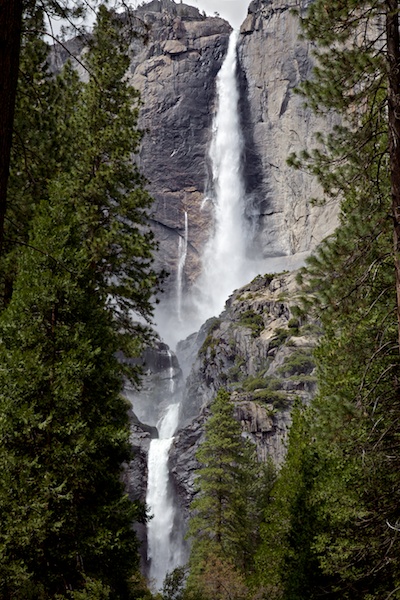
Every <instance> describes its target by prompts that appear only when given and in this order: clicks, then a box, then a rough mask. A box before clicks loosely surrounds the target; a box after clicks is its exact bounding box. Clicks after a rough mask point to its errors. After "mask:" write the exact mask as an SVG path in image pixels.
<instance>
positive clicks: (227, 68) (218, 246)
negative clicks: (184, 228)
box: [195, 31, 252, 320]
mask: <svg viewBox="0 0 400 600" xmlns="http://www.w3.org/2000/svg"><path fill="white" fill-rule="evenodd" d="M237 38H238V32H237V31H233V32H232V34H231V36H230V39H229V46H228V52H227V55H226V58H225V60H224V62H223V64H222V67H221V69H220V71H219V74H218V77H217V97H218V104H217V111H216V114H215V117H214V122H213V126H212V141H211V145H210V150H209V158H210V162H211V168H212V189H213V194H212V197H211V201H212V202H213V208H214V230H213V233H212V235H211V237H210V239H209V241H208V243H207V244H206V247H205V249H204V254H203V261H202V274H201V276H200V278H199V281H198V283H197V286H196V290H195V294H196V295H197V296H198V298H197V299H195V303H196V304H197V306H198V308H199V311H200V315H201V320H205V319H206V318H208V317H210V316H212V315H218V314H219V313H220V312H221V310H222V309H223V307H224V303H225V301H226V299H227V298H228V297H229V295H230V294H231V293H232V291H233V290H234V289H235V288H237V287H238V286H240V285H243V284H244V283H246V282H247V281H248V280H249V265H248V261H247V259H246V251H247V244H248V243H249V242H250V244H251V242H252V239H251V238H252V236H251V231H250V225H249V222H248V220H247V219H246V218H245V200H246V198H245V189H244V183H243V174H242V154H243V137H242V132H241V127H240V114H239V86H238V81H237V50H236V46H237ZM209 201H210V200H209Z"/></svg>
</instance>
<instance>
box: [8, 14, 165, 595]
mask: <svg viewBox="0 0 400 600" xmlns="http://www.w3.org/2000/svg"><path fill="white" fill-rule="evenodd" d="M120 26H121V24H120V21H119V20H118V19H115V17H114V16H113V15H112V14H111V13H109V12H108V11H107V10H106V9H104V8H102V9H101V10H100V12H99V16H98V21H97V24H96V28H95V31H94V35H93V45H92V47H91V48H90V51H89V53H88V59H87V60H88V63H89V64H90V66H91V74H92V79H91V80H90V81H89V82H88V83H87V84H84V85H79V83H78V82H77V80H76V78H75V77H74V76H73V74H72V72H71V71H70V70H68V67H67V72H66V73H65V74H64V75H63V77H64V79H63V80H61V81H64V83H65V82H67V81H71V82H73V83H74V86H75V87H74V91H76V95H75V103H74V104H71V103H70V101H71V97H70V96H69V95H68V96H67V97H66V96H62V97H63V99H64V100H65V104H64V105H61V107H60V109H59V111H60V114H62V111H63V110H64V108H65V109H66V113H68V110H67V107H68V106H69V107H71V111H70V114H71V117H70V118H69V119H68V127H69V128H70V131H69V138H68V141H69V142H70V146H69V147H66V148H65V147H64V149H63V150H61V149H58V148H57V153H56V156H57V157H59V158H60V160H61V159H62V160H61V164H62V168H60V169H58V168H56V169H55V171H54V173H53V176H52V177H51V178H49V179H48V180H47V179H46V180H45V181H43V180H42V182H41V183H40V184H39V183H38V186H37V191H38V193H40V194H41V198H40V200H39V199H36V207H34V210H33V213H34V216H33V220H32V224H31V227H30V228H29V239H28V241H27V242H26V243H24V244H23V245H22V247H21V250H20V252H18V253H17V256H16V261H17V268H16V275H15V282H14V286H13V290H12V295H11V298H10V300H9V302H8V304H7V307H6V309H5V310H4V311H3V313H2V314H1V316H0V381H1V383H0V415H1V417H0V464H1V467H0V468H1V471H2V478H1V482H0V598H2V599H4V600H6V599H7V600H11V598H13V599H20V600H27V599H29V598H32V599H47V598H59V599H61V598H70V599H71V600H72V599H75V600H78V599H79V600H83V598H91V599H92V598H93V599H95V598H96V599H97V600H100V599H106V598H110V599H111V598H112V599H115V600H117V599H121V600H122V598H123V599H124V600H128V599H129V598H135V597H137V595H138V594H140V596H144V595H145V592H143V590H142V591H140V592H139V591H137V592H136V591H135V589H136V586H137V585H139V587H142V586H141V583H140V582H139V584H136V581H137V580H138V577H137V569H138V553H137V540H136V537H135V534H134V531H133V522H134V521H135V520H144V518H145V514H144V510H143V508H142V507H140V506H138V505H135V504H132V503H131V502H130V501H129V500H128V498H127V496H126V494H124V491H123V487H122V483H121V465H122V464H123V463H124V461H127V460H129V458H130V448H129V424H128V417H127V405H126V402H125V400H124V399H123V398H122V396H121V389H122V383H123V374H124V372H125V371H124V368H123V366H122V365H121V364H120V363H119V362H118V360H117V358H116V357H117V353H118V352H119V351H121V349H122V350H125V351H127V350H132V351H137V350H139V349H140V348H141V347H142V345H143V343H145V341H146V340H147V337H148V336H147V333H146V330H145V328H144V326H143V325H141V326H137V325H135V324H134V323H133V322H132V321H131V314H130V311H132V310H133V311H135V312H136V313H137V314H140V315H141V316H142V317H144V318H145V319H147V320H149V319H150V318H151V311H152V309H151V304H150V297H151V294H152V293H153V290H154V282H155V279H156V277H155V274H154V273H153V271H152V267H151V261H152V258H151V253H152V250H153V249H154V244H153V242H152V237H151V235H150V234H149V232H148V228H147V227H146V215H147V210H148V207H149V205H150V198H149V196H148V194H147V193H146V192H145V191H144V189H143V180H142V178H141V176H140V174H139V173H138V170H137V168H136V167H135V166H134V165H133V164H132V153H133V152H135V150H136V148H137V144H138V142H139V140H140V133H138V132H137V130H136V122H137V107H138V98H137V95H136V94H135V93H134V92H132V91H131V90H130V89H129V88H128V85H127V83H126V82H123V81H122V80H123V77H124V75H125V71H126V64H127V58H126V55H125V52H124V42H123V40H121V33H123V32H121V28H120ZM61 89H62V87H61V88H58V91H59V92H60V93H61ZM55 122H56V124H58V125H59V126H60V127H61V125H60V121H59V120H58V115H57V114H56V115H55ZM57 136H59V137H57ZM61 137H62V136H61V135H60V131H57V132H56V136H55V138H54V140H56V141H57V144H58V142H61ZM44 146H46V145H44ZM43 155H45V152H44V150H43ZM53 159H54V157H52V159H51V160H53ZM37 172H38V173H39V172H40V164H38V165H37ZM44 172H45V173H46V174H47V170H45V171H44ZM13 193H14V194H15V200H16V201H19V200H20V202H21V205H22V204H23V203H24V201H25V199H24V198H23V197H19V196H18V186H16V187H15V190H14V191H13ZM24 235H26V234H24ZM130 336H133V337H132V338H131V337H130ZM131 340H132V341H131ZM131 375H132V377H133V379H134V380H136V381H137V373H136V372H135V371H134V372H133V373H131ZM142 592H143V593H142Z"/></svg>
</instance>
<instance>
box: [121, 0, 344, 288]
mask: <svg viewBox="0 0 400 600" xmlns="http://www.w3.org/2000/svg"><path fill="white" fill-rule="evenodd" d="M301 4H302V9H304V8H305V7H306V5H307V1H306V0H302V2H301ZM292 5H293V3H291V2H289V1H285V0H254V1H253V2H252V3H251V4H250V7H249V13H248V16H247V18H246V20H245V22H244V23H243V25H242V27H241V30H240V36H239V43H238V58H239V69H238V78H239V83H240V96H241V104H240V110H241V120H242V129H243V135H244V140H245V152H244V156H243V176H244V179H245V188H246V213H247V214H248V215H249V216H250V217H251V218H252V222H253V223H255V224H256V227H255V229H256V235H255V240H254V249H253V252H254V255H255V256H257V257H258V258H260V259H263V258H266V257H272V256H287V255H293V254H298V253H303V252H309V251H310V250H312V249H313V248H315V246H316V245H317V244H318V243H319V242H320V241H321V239H323V238H324V237H325V236H326V235H327V234H329V233H330V232H331V231H332V230H333V228H334V227H335V226H336V216H335V215H336V207H335V206H331V205H328V206H327V207H324V208H321V207H316V206H312V205H311V199H312V198H315V197H316V198H318V197H320V195H321V191H320V189H319V187H318V185H317V184H316V182H315V180H314V179H313V178H312V177H310V176H308V175H307V174H305V173H304V172H300V171H294V170H293V169H291V168H290V167H289V166H288V165H287V164H286V159H287V157H288V156H289V154H290V153H291V152H294V151H299V150H302V149H304V148H306V149H307V148H308V149H310V148H312V147H313V146H314V145H315V141H314V140H313V136H314V134H315V132H316V131H318V130H322V129H326V127H327V124H326V122H318V120H317V119H316V118H315V116H314V115H312V114H311V112H310V111H309V109H306V108H304V106H303V100H302V98H301V97H299V96H298V95H295V94H294V92H293V90H294V88H295V87H296V86H297V85H298V84H299V83H300V82H301V81H303V80H304V79H306V78H307V77H309V76H310V74H311V70H312V66H313V59H312V56H311V48H310V44H309V43H308V42H306V41H302V40H299V38H298V35H299V31H300V26H299V18H298V17H297V16H295V15H293V14H292V13H291V8H292ZM135 14H136V15H137V18H138V20H139V21H138V22H140V23H142V24H144V26H145V28H146V30H147V36H148V42H147V44H143V42H142V41H139V40H137V41H135V42H134V44H133V45H132V55H133V58H132V64H131V68H130V74H129V78H130V81H131V82H132V85H134V86H136V87H137V88H138V89H139V90H140V92H141V95H142V100H143V109H142V111H141V125H142V126H143V128H144V129H146V130H148V133H147V135H145V137H144V140H143V144H142V149H141V153H140V166H141V169H142V171H143V172H144V174H145V175H146V177H147V178H148V180H149V182H150V183H149V189H150V192H151V194H152V195H153V197H154V198H155V205H154V213H153V216H152V225H153V229H154V231H155V233H156V237H157V239H158V240H159V242H160V249H161V251H160V254H159V257H158V260H159V263H160V266H163V267H165V268H166V269H167V271H169V272H170V273H171V276H170V277H169V279H168V280H167V283H166V285H165V288H166V294H167V296H169V297H173V296H174V293H175V290H176V281H177V270H178V262H179V258H180V255H181V252H182V250H181V249H182V244H183V238H184V236H185V213H186V215H187V220H188V245H187V257H186V262H185V267H184V273H183V288H184V289H187V288H188V287H190V284H191V283H192V282H193V281H194V280H195V279H196V277H197V275H198V273H199V269H200V256H201V253H202V249H203V246H204V243H205V241H206V239H207V237H208V235H209V232H210V230H211V228H212V213H211V210H212V207H211V203H205V206H206V207H204V206H203V200H204V199H205V198H206V197H207V196H208V194H209V192H210V190H211V188H212V182H211V179H210V165H209V158H208V148H209V144H210V137H211V134H212V132H211V125H212V117H213V110H214V105H215V95H216V89H215V88H216V86H215V83H216V76H217V73H218V71H219V69H220V67H221V64H222V61H223V59H224V57H225V54H226V50H227V44H228V38H229V34H230V31H231V27H230V26H229V24H228V23H227V22H226V21H224V20H223V19H220V18H216V17H207V18H206V17H204V16H203V15H201V14H200V12H199V11H198V10H197V9H196V8H194V7H190V6H187V5H185V4H175V2H173V1H172V0H153V2H150V3H149V4H146V5H144V6H142V7H140V8H138V9H137V10H136V12H135Z"/></svg>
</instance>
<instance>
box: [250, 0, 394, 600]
mask: <svg viewBox="0 0 400 600" xmlns="http://www.w3.org/2000/svg"><path fill="white" fill-rule="evenodd" d="M396 4H397V3H396ZM388 6H389V3H388V2H383V1H379V2H367V1H366V2H355V1H354V0H345V1H340V2H339V0H337V1H336V0H333V1H332V2H329V3H327V2H324V1H319V0H316V1H315V2H314V3H312V4H311V5H310V9H309V12H308V14H307V16H306V18H305V19H304V31H305V35H306V36H307V37H308V38H309V39H310V40H312V41H313V42H315V43H317V44H318V46H317V56H318V68H317V69H316V71H315V76H314V79H313V80H312V81H310V82H307V83H306V84H305V85H304V86H303V88H302V89H303V92H304V93H305V95H306V97H307V101H308V103H309V104H310V105H311V106H312V107H313V108H314V109H315V110H317V111H319V112H324V111H332V110H335V111H337V112H338V113H340V114H341V115H342V116H343V117H344V121H343V122H344V123H345V125H343V126H340V127H336V129H335V130H334V132H333V134H331V135H328V136H320V139H319V141H320V142H321V144H323V145H321V147H320V148H319V149H318V150H316V151H315V152H313V153H310V154H304V155H303V156H302V157H301V161H300V162H299V163H297V162H296V161H295V160H294V161H292V162H293V163H294V164H295V166H296V165H297V166H298V165H299V164H300V163H302V164H303V165H304V162H305V163H306V164H308V165H309V167H310V169H311V171H312V172H313V173H314V174H316V175H317V177H318V178H319V180H320V182H321V184H322V186H323V188H324V190H325V192H326V194H327V196H331V197H333V198H335V197H340V199H341V214H340V227H339V228H338V229H337V231H336V232H335V233H334V234H333V235H332V236H331V237H330V238H328V239H327V240H326V241H325V242H323V244H321V246H320V248H319V249H318V251H317V252H316V254H315V256H313V257H312V258H311V259H310V260H309V262H308V266H307V268H306V269H305V271H304V272H303V275H302V281H303V284H304V285H305V292H306V294H305V306H304V310H306V311H308V312H309V311H310V310H311V309H312V310H314V313H315V314H316V316H317V317H318V319H319V320H320V322H321V324H322V328H323V331H324V336H323V338H322V339H321V342H320V344H319V346H318V348H317V350H316V352H315V353H314V359H315V363H316V366H317V377H318V395H317V397H316V399H315V401H314V402H313V404H312V407H311V408H310V409H308V410H306V411H305V412H303V413H296V414H295V417H294V421H293V426H292V430H291V434H290V442H289V448H288V456H287V461H286V464H285V466H284V467H283V469H282V471H281V474H280V476H279V478H278V481H277V484H276V486H275V488H274V490H273V493H272V496H273V497H274V498H275V501H274V503H273V504H272V505H271V507H270V509H267V513H266V526H265V529H264V530H263V537H264V543H263V546H262V551H260V553H259V563H258V565H259V572H260V574H261V582H262V584H263V585H264V586H265V587H266V588H267V589H269V591H270V595H269V596H268V597H269V598H271V599H274V598H281V599H284V600H306V599H307V600H309V599H314V598H315V599H316V598H332V599H337V600H345V599H347V600H358V599H360V600H366V599H368V600H382V599H383V598H396V597H398V595H399V581H400V573H399V567H400V564H399V559H398V552H399V538H398V532H397V531H395V530H394V529H391V528H390V527H389V526H388V522H389V523H392V524H393V523H397V522H398V519H399V513H398V507H399V505H400V497H399V490H400V485H399V484H400V479H399V472H400V470H399V462H400V455H399V451H398V423H399V416H400V395H399V386H398V374H399V367H400V364H399V363H400V359H399V349H398V340H397V335H398V331H397V321H396V289H395V277H394V267H393V262H394V261H393V246H392V244H393V222H392V221H391V219H390V218H389V217H388V215H389V214H390V212H391V185H390V180H389V177H388V173H389V153H388V135H387V133H388V121H387V114H388V113H387V95H386V85H387V81H386V77H387V64H385V62H386V61H387V55H386V54H385V52H386V49H385V47H384V46H382V43H383V40H384V37H385V35H386V31H385V30H384V29H383V28H382V25H383V21H382V17H384V15H385V13H386V17H387V10H388ZM378 17H379V19H380V20H379V19H378ZM361 29H362V32H363V33H362V34H361V33H360V31H361ZM357 32H358V35H356V33H357ZM342 42H343V45H341V43H342ZM299 358H300V363H302V362H303V361H304V365H306V366H307V361H308V360H309V358H310V357H308V358H307V356H305V355H304V354H303V355H302V356H300V357H298V358H296V354H294V355H293V358H292V357H289V359H288V362H289V364H287V365H283V367H282V369H285V368H286V367H291V363H292V362H293V361H294V362H295V363H296V362H298V359H299ZM293 366H295V365H293ZM299 367H300V368H299ZM311 367H312V365H311V364H309V365H308V366H307V369H309V368H311ZM296 369H298V370H295V371H294V372H297V373H302V372H304V371H302V365H301V364H300V365H299V364H298V365H296ZM305 372H307V370H306V371H305ZM268 586H270V587H269V588H268Z"/></svg>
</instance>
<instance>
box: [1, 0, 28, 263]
mask: <svg viewBox="0 0 400 600" xmlns="http://www.w3.org/2000/svg"><path fill="white" fill-rule="evenodd" d="M22 4H23V0H0V107H1V108H0V254H1V252H2V248H3V240H4V219H5V214H6V207H7V183H8V174H9V167H10V154H11V142H12V131H13V121H14V109H15V98H16V92H17V82H18V66H19V54H20V46H21V29H22Z"/></svg>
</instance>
